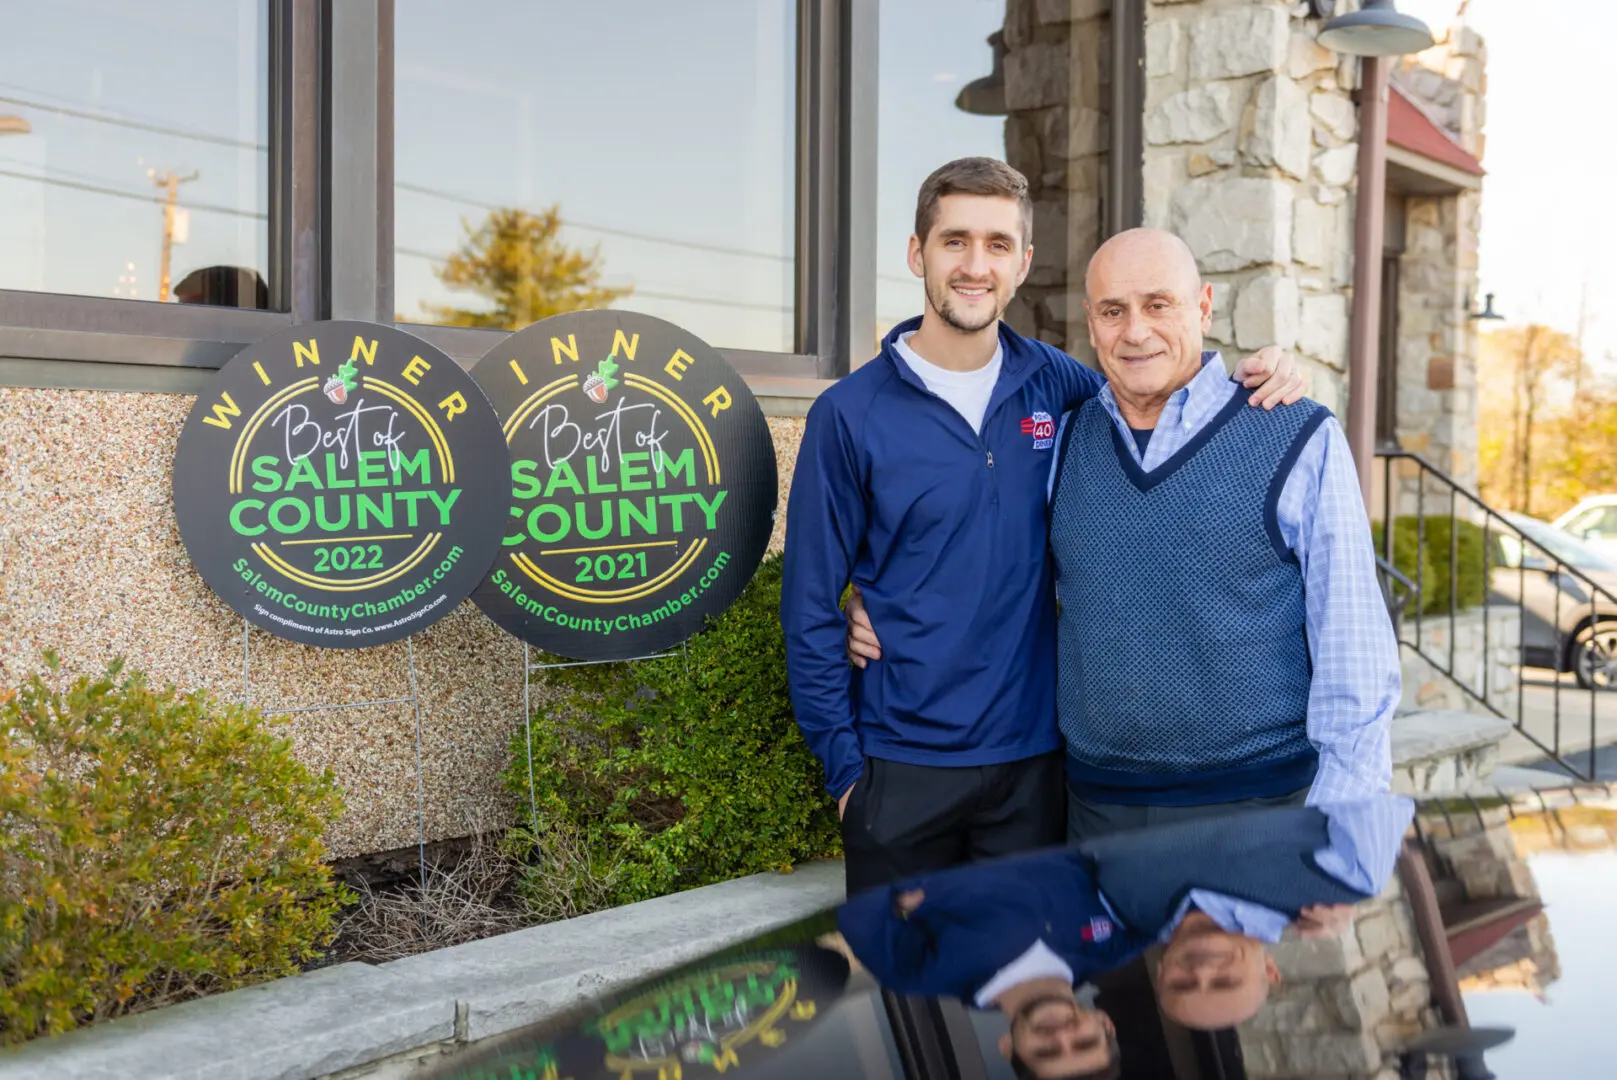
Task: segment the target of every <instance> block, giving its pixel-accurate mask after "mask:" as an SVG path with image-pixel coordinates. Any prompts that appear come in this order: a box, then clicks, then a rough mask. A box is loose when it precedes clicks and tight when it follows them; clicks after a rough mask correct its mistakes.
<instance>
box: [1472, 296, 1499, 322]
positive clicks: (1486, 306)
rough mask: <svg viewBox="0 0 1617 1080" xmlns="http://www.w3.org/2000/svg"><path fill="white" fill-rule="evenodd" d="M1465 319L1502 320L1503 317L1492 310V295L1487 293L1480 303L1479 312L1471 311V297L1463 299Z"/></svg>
mask: <svg viewBox="0 0 1617 1080" xmlns="http://www.w3.org/2000/svg"><path fill="white" fill-rule="evenodd" d="M1465 317H1466V318H1468V319H1503V318H1504V316H1503V315H1501V314H1499V312H1497V311H1495V310H1494V309H1493V293H1488V294H1487V295H1486V296H1485V297H1484V298H1483V301H1482V310H1481V311H1472V310H1471V297H1469V296H1468V297H1466V298H1465Z"/></svg>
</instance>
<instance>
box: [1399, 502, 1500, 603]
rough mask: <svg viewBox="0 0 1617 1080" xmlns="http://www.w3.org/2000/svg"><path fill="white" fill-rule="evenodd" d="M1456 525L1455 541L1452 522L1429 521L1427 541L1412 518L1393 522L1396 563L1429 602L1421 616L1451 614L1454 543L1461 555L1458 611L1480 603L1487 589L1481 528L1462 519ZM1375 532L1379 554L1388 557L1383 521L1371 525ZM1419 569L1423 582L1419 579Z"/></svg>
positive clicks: (1459, 561) (1441, 518) (1437, 518)
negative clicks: (1450, 594) (1450, 581)
mask: <svg viewBox="0 0 1617 1080" xmlns="http://www.w3.org/2000/svg"><path fill="white" fill-rule="evenodd" d="M1454 524H1455V532H1454V535H1453V537H1452V539H1451V537H1450V534H1449V519H1448V518H1447V517H1429V518H1427V519H1426V527H1425V530H1424V531H1425V536H1424V540H1423V538H1422V536H1421V531H1422V530H1421V529H1420V526H1419V524H1418V522H1417V521H1416V519H1415V518H1414V516H1413V515H1411V516H1406V517H1400V518H1395V519H1394V520H1393V529H1392V564H1393V566H1395V567H1397V569H1398V572H1399V573H1401V574H1403V575H1404V576H1405V577H1407V578H1409V580H1410V581H1413V582H1416V583H1417V584H1419V585H1420V587H1421V591H1422V595H1423V597H1424V602H1423V603H1422V604H1421V611H1422V613H1424V614H1427V615H1432V614H1436V613H1439V612H1442V613H1445V614H1446V613H1447V612H1448V610H1449V564H1450V554H1451V550H1450V545H1451V543H1452V544H1453V545H1454V547H1455V548H1456V549H1457V552H1458V556H1459V558H1458V561H1457V562H1456V563H1455V565H1456V566H1457V568H1458V572H1457V574H1456V578H1455V583H1454V584H1455V586H1456V590H1457V591H1456V603H1455V610H1457V611H1464V610H1465V609H1466V608H1472V607H1476V606H1477V605H1479V604H1481V603H1482V597H1483V594H1484V592H1485V591H1486V589H1487V587H1488V582H1487V577H1486V575H1485V574H1484V569H1483V532H1482V527H1481V526H1480V525H1474V524H1472V523H1471V522H1469V521H1460V520H1456V521H1455V522H1454ZM1372 532H1373V533H1374V536H1375V545H1376V554H1377V555H1381V556H1382V557H1383V558H1385V547H1384V545H1383V543H1382V537H1383V535H1384V530H1383V528H1382V525H1381V522H1379V521H1378V522H1376V523H1375V524H1374V525H1373V526H1372ZM1417 559H1418V563H1417ZM1417 565H1418V567H1419V573H1420V576H1419V577H1417V576H1416V568H1417ZM1408 613H1409V614H1411V615H1413V614H1414V608H1413V607H1411V608H1410V609H1409V612H1408Z"/></svg>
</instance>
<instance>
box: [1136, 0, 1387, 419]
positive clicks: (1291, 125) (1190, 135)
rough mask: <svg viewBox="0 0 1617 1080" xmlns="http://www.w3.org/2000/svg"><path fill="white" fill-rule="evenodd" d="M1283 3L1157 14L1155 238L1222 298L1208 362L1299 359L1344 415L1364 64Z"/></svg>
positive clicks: (1153, 49) (1320, 394) (1150, 96)
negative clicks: (1170, 236)
mask: <svg viewBox="0 0 1617 1080" xmlns="http://www.w3.org/2000/svg"><path fill="white" fill-rule="evenodd" d="M1306 10H1307V9H1306V7H1304V6H1303V5H1298V4H1290V3H1284V2H1281V0H1247V2H1245V3H1240V4H1232V3H1229V2H1227V0H1153V3H1152V4H1151V5H1150V7H1149V8H1148V9H1147V14H1146V47H1145V53H1146V76H1147V87H1146V109H1145V117H1144V123H1145V219H1146V221H1145V223H1146V224H1147V225H1153V226H1157V227H1160V228H1166V229H1171V230H1173V231H1174V232H1176V233H1178V234H1179V235H1180V236H1182V237H1184V239H1185V241H1186V242H1187V243H1189V244H1190V247H1191V250H1192V251H1193V252H1195V254H1196V258H1197V260H1198V261H1199V263H1200V264H1201V268H1202V272H1203V275H1204V276H1205V277H1206V279H1207V280H1209V281H1211V282H1212V283H1213V299H1214V304H1215V312H1214V322H1213V329H1212V333H1211V335H1210V337H1211V339H1212V343H1211V345H1210V347H1214V348H1220V349H1222V350H1223V351H1224V356H1225V359H1226V361H1228V362H1229V363H1230V364H1231V365H1232V366H1233V364H1234V363H1235V361H1236V360H1237V359H1239V358H1240V357H1241V356H1243V355H1245V354H1247V353H1249V352H1251V351H1254V350H1256V349H1258V348H1260V347H1262V346H1264V345H1268V344H1271V343H1272V344H1278V345H1282V346H1285V347H1286V348H1290V349H1292V350H1294V351H1295V352H1297V353H1298V354H1299V355H1300V356H1302V357H1303V358H1304V359H1305V361H1306V363H1307V365H1308V367H1309V369H1310V375H1311V378H1312V383H1313V396H1314V397H1315V398H1317V399H1318V400H1320V401H1321V402H1323V403H1324V404H1326V405H1327V406H1329V407H1330V408H1331V409H1333V410H1334V411H1336V412H1338V413H1340V412H1341V411H1342V409H1343V408H1345V406H1346V402H1347V395H1346V365H1347V340H1348V303H1349V285H1350V282H1351V279H1352V254H1353V252H1352V247H1353V228H1352V214H1353V200H1352V197H1351V194H1352V189H1353V186H1354V167H1355V164H1356V162H1357V156H1358V154H1357V147H1356V144H1355V141H1354V140H1355V138H1356V136H1357V130H1358V113H1357V109H1356V107H1355V106H1354V104H1353V101H1352V97H1351V93H1352V89H1353V81H1354V80H1356V78H1357V71H1358V69H1357V66H1356V64H1355V63H1353V62H1351V61H1347V60H1343V59H1342V58H1339V57H1338V56H1337V55H1336V54H1335V53H1332V52H1330V51H1329V50H1327V49H1324V48H1321V47H1320V46H1319V45H1318V44H1317V43H1316V41H1315V37H1316V36H1317V34H1318V32H1319V28H1320V25H1321V23H1320V21H1319V20H1318V19H1311V18H1305V17H1304V15H1305V13H1306Z"/></svg>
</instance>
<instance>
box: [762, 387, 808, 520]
mask: <svg viewBox="0 0 1617 1080" xmlns="http://www.w3.org/2000/svg"><path fill="white" fill-rule="evenodd" d="M803 423H804V420H803V418H802V417H801V416H771V417H769V435H770V438H772V439H774V440H775V473H776V475H777V476H779V477H780V500H779V502H777V503H776V504H775V531H774V533H772V534H771V535H770V537H769V550H770V551H779V550H780V549H781V547H782V546H783V545H784V544H785V543H786V496H787V495H789V494H791V490H792V473H793V471H794V470H796V468H797V449H798V447H799V446H800V445H802V442H803Z"/></svg>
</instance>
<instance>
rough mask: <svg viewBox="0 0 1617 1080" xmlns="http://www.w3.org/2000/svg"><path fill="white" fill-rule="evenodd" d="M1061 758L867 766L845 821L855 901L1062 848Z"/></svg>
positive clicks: (875, 761)
mask: <svg viewBox="0 0 1617 1080" xmlns="http://www.w3.org/2000/svg"><path fill="white" fill-rule="evenodd" d="M1062 757H1063V755H1062V753H1061V752H1060V751H1056V752H1055V753H1051V754H1042V755H1040V756H1039V757H1035V758H1027V759H1025V760H1022V761H1012V762H1007V763H1006V764H1003V765H969V766H962V767H943V766H935V765H905V764H901V763H900V762H897V761H883V760H882V759H880V758H869V757H867V758H866V759H865V771H864V772H863V773H862V774H861V775H860V777H859V780H858V782H857V783H855V784H854V786H853V794H852V795H850V796H849V797H848V808H847V812H846V813H845V814H844V816H843V819H842V846H843V850H844V851H845V852H846V855H847V864H846V865H847V875H848V895H850V896H852V895H853V894H854V893H856V892H860V891H862V890H864V889H869V888H873V887H875V886H877V885H886V884H888V883H889V882H892V881H896V880H898V879H900V878H904V877H909V876H910V875H912V874H920V873H925V872H926V871H928V870H941V869H943V868H944V867H948V866H957V865H959V864H961V863H965V862H973V861H975V860H978V859H990V858H994V857H995V856H998V855H1012V854H1015V853H1016V852H1019V851H1029V850H1032V849H1034V848H1041V847H1051V846H1054V845H1059V844H1060V843H1061V842H1062V839H1063V837H1064V835H1065V829H1066V816H1065V813H1064V810H1063V806H1062V802H1063V798H1064V796H1065V793H1066V780H1065V776H1064V773H1063V760H1062Z"/></svg>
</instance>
